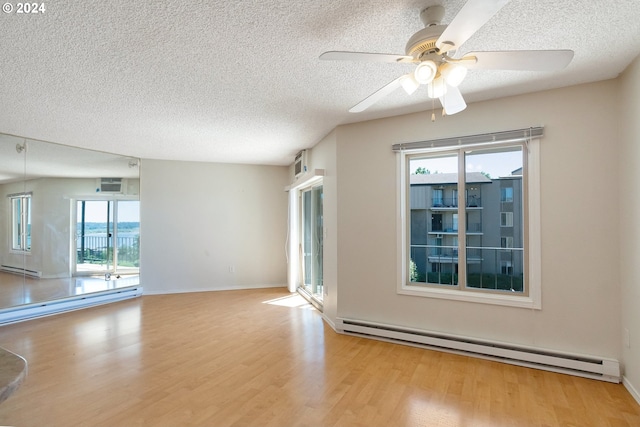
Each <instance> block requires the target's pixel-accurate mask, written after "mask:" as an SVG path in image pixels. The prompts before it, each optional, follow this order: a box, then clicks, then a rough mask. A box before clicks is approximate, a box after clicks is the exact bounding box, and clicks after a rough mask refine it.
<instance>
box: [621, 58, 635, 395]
mask: <svg viewBox="0 0 640 427" xmlns="http://www.w3.org/2000/svg"><path fill="white" fill-rule="evenodd" d="M617 95H618V99H619V102H620V110H619V112H620V117H619V123H620V130H621V138H620V140H619V143H618V144H616V145H617V146H618V147H620V148H619V155H620V166H619V170H620V187H619V188H620V210H619V212H620V283H621V288H622V325H621V326H622V327H621V331H620V333H621V334H623V343H622V360H623V363H624V370H625V374H624V375H625V385H627V387H628V388H630V389H632V390H635V392H634V395H635V398H636V399H637V400H638V401H639V402H640V281H639V280H638V278H640V263H639V262H638V258H639V257H640V166H639V165H640V120H639V119H638V118H640V57H638V58H636V60H635V61H634V62H633V64H632V65H631V66H630V67H629V68H628V69H627V70H626V71H625V72H624V74H623V75H622V77H621V81H620V91H619V93H618V94H617ZM625 329H626V330H628V331H629V344H630V346H629V347H627V346H626V342H625V341H626V340H625V338H624V330H625Z"/></svg>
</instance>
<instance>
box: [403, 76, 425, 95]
mask: <svg viewBox="0 0 640 427" xmlns="http://www.w3.org/2000/svg"><path fill="white" fill-rule="evenodd" d="M400 85H401V86H402V89H404V91H405V92H407V95H411V94H412V93H413V92H415V91H416V89H418V87H419V86H420V83H418V81H417V80H416V78H415V77H414V75H413V74H412V73H409V74H407V75H405V76H402V79H401V80H400Z"/></svg>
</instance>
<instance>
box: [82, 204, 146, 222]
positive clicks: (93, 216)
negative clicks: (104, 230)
mask: <svg viewBox="0 0 640 427" xmlns="http://www.w3.org/2000/svg"><path fill="white" fill-rule="evenodd" d="M80 209H81V207H80V203H78V221H80V218H81V211H80ZM112 215H113V208H112V210H111V216H112ZM111 219H112V220H113V218H111ZM118 220H119V222H140V202H139V201H137V200H119V201H118ZM85 221H86V222H107V202H106V201H103V200H87V201H86V203H85Z"/></svg>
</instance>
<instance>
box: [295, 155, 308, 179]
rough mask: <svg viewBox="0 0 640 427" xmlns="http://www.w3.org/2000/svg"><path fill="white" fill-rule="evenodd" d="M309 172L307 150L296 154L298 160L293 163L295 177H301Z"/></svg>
mask: <svg viewBox="0 0 640 427" xmlns="http://www.w3.org/2000/svg"><path fill="white" fill-rule="evenodd" d="M306 171H307V150H302V151H300V152H299V153H298V154H296V158H295V160H294V162H293V174H294V175H295V177H296V178H297V177H299V176H300V175H302V174H303V173H305V172H306Z"/></svg>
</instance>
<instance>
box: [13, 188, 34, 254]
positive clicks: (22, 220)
mask: <svg viewBox="0 0 640 427" xmlns="http://www.w3.org/2000/svg"><path fill="white" fill-rule="evenodd" d="M10 198H11V250H12V251H14V252H30V251H31V194H13V195H11V196H10Z"/></svg>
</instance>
